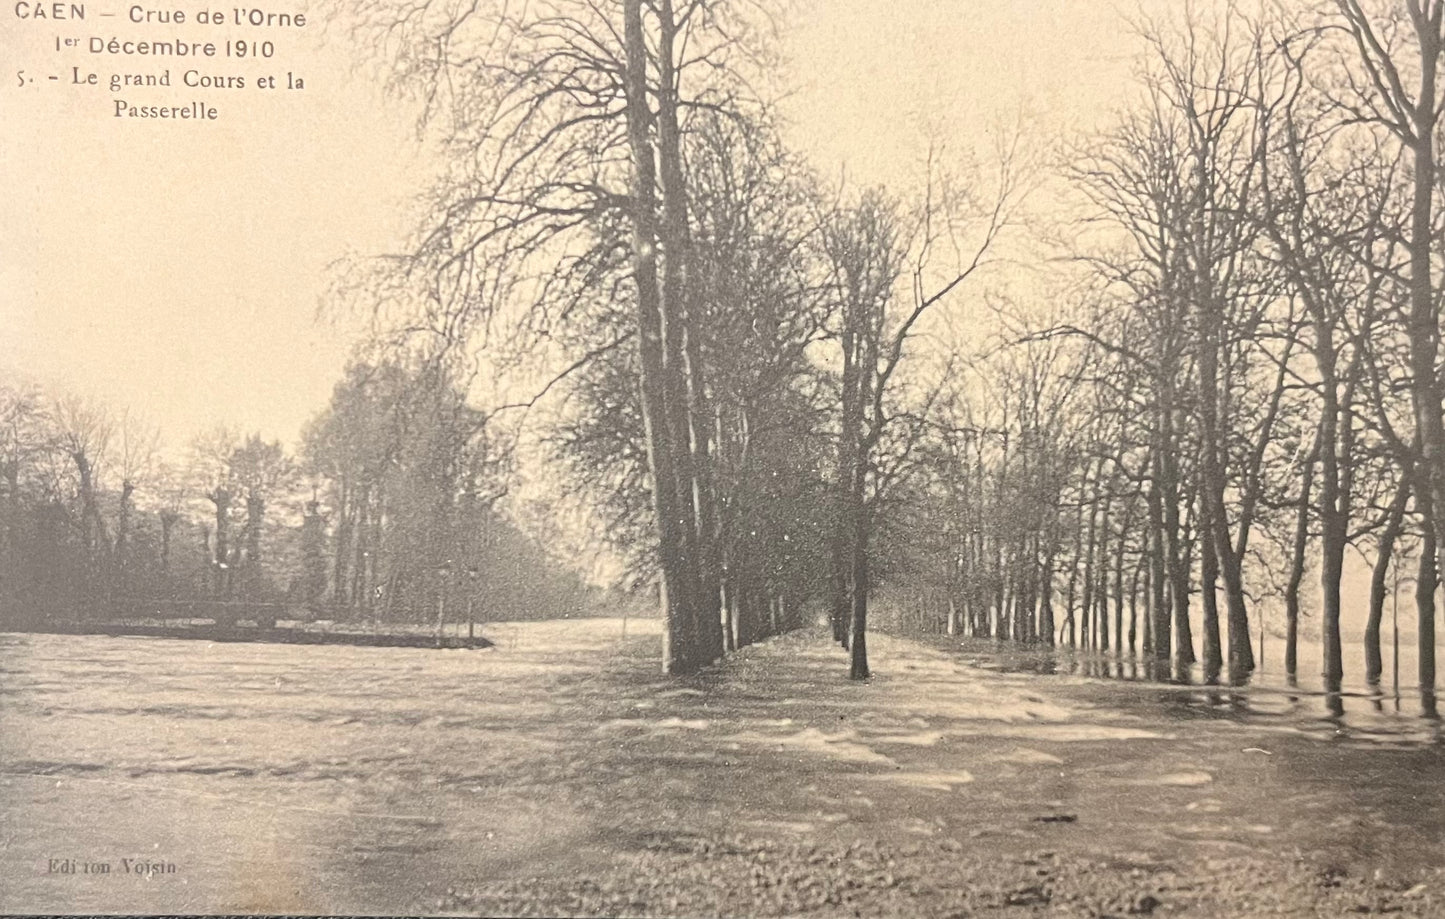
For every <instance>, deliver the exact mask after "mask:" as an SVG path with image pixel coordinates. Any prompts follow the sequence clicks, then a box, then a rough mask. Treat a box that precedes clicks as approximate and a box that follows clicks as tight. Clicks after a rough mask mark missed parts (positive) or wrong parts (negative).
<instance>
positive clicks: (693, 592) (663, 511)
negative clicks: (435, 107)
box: [622, 0, 701, 674]
mask: <svg viewBox="0 0 1445 919" xmlns="http://www.w3.org/2000/svg"><path fill="white" fill-rule="evenodd" d="M622 11H623V33H624V45H625V57H626V61H625V66H624V82H625V86H626V96H627V108H626V121H627V140H628V148H629V151H630V154H631V164H632V201H631V204H632V215H631V216H632V263H633V278H634V280H635V282H636V284H635V286H636V296H637V330H638V356H639V359H640V364H641V380H640V386H639V388H640V390H641V395H642V420H643V428H644V433H645V436H646V440H647V459H648V469H649V471H650V472H651V473H652V497H653V510H654V513H655V516H656V524H657V533H658V562H659V567H660V568H661V569H662V580H663V586H664V588H665V590H664V591H663V593H664V594H665V596H666V603H667V610H666V616H665V628H664V632H663V670H664V671H665V672H667V673H672V674H676V673H686V672H690V671H692V670H695V669H697V667H698V666H699V665H700V660H699V659H700V657H701V655H700V654H699V653H698V650H699V648H698V646H699V643H700V642H699V636H698V617H697V616H696V607H695V605H694V600H695V599H696V597H697V591H698V586H699V585H698V584H697V583H696V577H695V571H696V568H695V558H694V557H693V555H692V554H691V550H692V548H693V546H692V539H691V538H690V535H689V533H690V532H691V530H692V526H693V520H694V515H693V514H692V513H691V508H690V507H686V506H684V505H683V504H682V501H681V495H682V493H683V492H682V489H683V487H684V482H685V481H686V480H687V477H686V476H685V475H683V474H682V470H680V469H679V462H678V459H679V454H680V453H681V452H683V451H679V449H678V444H679V443H680V442H681V440H682V438H681V436H680V432H679V431H678V430H677V419H678V418H679V417H682V416H683V415H684V414H685V413H679V412H676V411H674V410H673V407H674V406H675V405H676V403H677V400H678V399H679V398H680V397H682V395H683V394H682V392H680V391H679V388H678V387H677V386H676V385H675V383H673V382H672V381H673V380H674V379H676V378H680V377H681V374H680V373H678V372H677V371H676V370H673V371H672V373H669V367H670V366H671V365H670V362H669V361H667V359H666V358H667V353H666V350H667V343H668V337H667V334H666V330H665V329H664V314H663V308H664V306H663V302H662V294H661V288H660V287H659V282H658V258H657V248H658V242H659V235H660V234H659V232H658V221H657V192H656V185H657V166H656V160H655V158H654V155H653V146H652V142H653V138H652V134H653V130H652V128H653V115H652V108H651V103H650V102H649V99H648V48H647V36H646V32H645V31H644V26H643V19H642V0H623V4H622ZM680 331H681V329H677V330H676V332H677V333H680ZM675 357H676V356H675Z"/></svg>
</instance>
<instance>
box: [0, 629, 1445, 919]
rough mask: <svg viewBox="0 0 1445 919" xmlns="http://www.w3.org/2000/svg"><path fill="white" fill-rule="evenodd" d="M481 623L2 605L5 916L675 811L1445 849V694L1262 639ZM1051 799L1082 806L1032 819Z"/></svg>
mask: <svg viewBox="0 0 1445 919" xmlns="http://www.w3.org/2000/svg"><path fill="white" fill-rule="evenodd" d="M487 634H488V637H490V638H492V639H493V640H495V641H496V647H495V648H493V649H489V650H485V651H461V650H457V651H437V650H424V649H394V648H354V647H344V646H316V647H301V646H290V645H266V644H219V643H216V644H213V643H209V642H204V641H181V640H171V639H154V638H110V637H103V636H84V637H79V636H57V635H11V634H0V848H3V849H4V851H5V852H6V861H7V865H8V867H7V873H6V875H5V877H4V878H3V881H0V912H34V911H40V912H55V911H70V912H98V911H99V912H134V913H146V912H158V911H159V912H167V913H182V912H188V911H195V912H216V911H237V912H248V911H250V912H269V913H277V912H290V913H308V912H309V913H318V912H319V913H338V912H340V913H377V912H380V913H410V912H415V911H418V910H420V911H423V912H431V911H435V910H436V909H437V908H438V904H439V903H440V902H442V901H443V900H444V898H445V897H447V896H449V893H448V891H450V890H451V889H452V888H453V886H456V885H461V884H463V883H466V884H469V885H472V888H470V889H475V888H477V887H481V888H485V887H486V885H488V884H491V883H493V882H496V881H497V879H499V878H510V877H514V876H517V875H521V874H527V873H534V874H535V873H543V874H546V875H547V876H549V877H552V878H554V879H555V880H556V883H557V884H558V885H559V886H561V887H563V888H564V889H565V885H566V884H568V883H570V879H571V878H573V877H574V876H576V875H577V873H578V872H586V871H590V872H593V874H592V876H593V877H597V878H601V879H606V878H608V877H611V876H612V875H614V874H616V873H617V872H618V871H619V870H621V869H619V868H618V867H617V866H618V865H619V864H622V863H623V862H622V860H623V859H624V858H625V857H626V854H627V853H628V852H630V851H632V849H630V848H629V846H631V847H634V848H635V847H636V846H639V845H645V844H647V843H646V842H645V840H644V842H642V843H639V842H637V840H638V839H639V838H641V837H640V836H639V834H641V833H643V832H644V831H646V832H648V833H652V834H653V835H654V836H655V834H656V833H657V832H658V831H659V828H661V829H664V830H665V829H671V828H676V827H683V826H685V827H687V828H688V829H689V830H690V831H691V832H694V833H710V834H714V835H716V836H721V835H723V834H726V833H734V832H739V831H747V832H752V833H757V834H763V835H765V836H769V837H788V838H797V839H804V840H807V841H808V842H809V844H823V843H824V842H825V841H827V840H833V841H834V842H836V843H837V844H838V845H840V846H841V845H845V844H850V843H851V842H852V841H855V840H859V839H864V840H876V839H884V840H887V839H894V840H900V839H902V840H914V841H916V840H918V839H940V840H941V839H943V838H944V837H947V838H948V839H951V840H954V841H955V842H956V843H958V844H961V845H964V846H965V847H967V846H974V847H977V846H988V847H997V846H1014V847H1026V846H1032V847H1035V848H1039V847H1044V846H1047V847H1048V848H1049V850H1050V851H1056V852H1062V851H1067V850H1068V849H1069V847H1071V846H1072V847H1074V848H1076V849H1077V850H1078V851H1079V852H1081V853H1094V854H1097V853H1098V852H1101V851H1104V850H1105V849H1107V848H1108V847H1110V846H1114V847H1116V848H1119V850H1120V851H1121V852H1124V853H1127V852H1134V851H1136V850H1141V851H1143V850H1147V851H1153V852H1156V853H1162V854H1161V855H1160V856H1159V857H1173V855H1172V854H1171V853H1179V852H1184V851H1190V852H1196V853H1203V855H1209V854H1210V853H1220V852H1225V853H1238V852H1245V853H1259V857H1261V858H1270V857H1273V855H1272V853H1274V852H1276V851H1277V850H1278V847H1279V846H1280V845H1282V844H1287V846H1288V847H1289V848H1290V849H1291V850H1292V851H1303V852H1328V853H1330V857H1331V858H1338V859H1339V860H1340V861H1339V863H1340V864H1343V865H1350V866H1354V865H1356V864H1359V865H1369V866H1370V867H1369V868H1368V870H1369V871H1371V872H1373V871H1375V870H1377V868H1378V866H1381V865H1383V866H1387V867H1388V866H1392V865H1401V864H1406V863H1414V862H1421V861H1422V860H1423V863H1424V864H1436V863H1438V862H1439V861H1440V860H1441V855H1440V852H1441V851H1442V847H1445V782H1442V781H1441V779H1442V778H1445V745H1442V744H1441V742H1440V731H1439V723H1438V722H1437V721H1431V720H1428V719H1425V718H1422V717H1420V712H1419V708H1418V702H1416V703H1414V705H1413V706H1412V703H1411V701H1410V699H1409V697H1408V696H1406V695H1404V694H1402V697H1401V699H1400V702H1399V708H1398V710H1397V709H1396V705H1395V701H1394V700H1393V699H1386V700H1379V699H1376V700H1372V699H1370V698H1368V697H1366V696H1364V695H1359V694H1352V695H1349V696H1347V697H1346V698H1345V699H1344V714H1343V716H1332V715H1331V714H1330V712H1329V710H1328V707H1327V705H1326V701H1325V696H1324V694H1322V693H1318V692H1316V691H1312V690H1310V689H1308V688H1304V689H1297V688H1291V687H1288V686H1285V685H1283V684H1282V681H1275V680H1274V679H1273V676H1274V673H1273V672H1272V671H1271V669H1270V665H1269V663H1268V662H1267V663H1266V668H1265V670H1264V671H1263V673H1261V674H1260V679H1259V680H1258V681H1257V682H1256V684H1255V685H1252V686H1249V687H1243V688H1230V689H1223V688H1219V687H1207V688H1206V687H1199V686H1187V685H1161V684H1157V683H1149V682H1143V681H1137V680H1132V679H1130V672H1129V665H1128V664H1127V663H1126V664H1124V679H1119V665H1118V663H1117V662H1113V661H1107V660H1104V659H1097V658H1087V657H1071V656H1070V655H1067V654H1063V653H1059V654H1042V653H1040V652H1023V651H1016V650H1006V649H1002V648H999V647H996V646H993V645H992V644H990V643H987V642H962V643H960V642H957V641H954V640H948V639H936V640H934V641H931V642H929V643H927V644H920V643H917V642H911V641H903V640H898V639H894V638H890V637H889V636H886V635H879V636H877V638H876V642H874V643H873V648H872V653H873V658H874V661H873V662H874V668H875V671H876V674H877V675H876V677H875V679H874V680H873V681H872V682H871V683H868V684H856V683H851V682H850V681H848V680H847V679H846V664H845V659H844V657H843V655H842V654H841V652H839V650H838V649H837V648H836V647H835V646H833V645H831V643H829V642H828V641H826V639H825V638H824V637H823V636H822V635H821V634H817V635H806V634H805V635H798V636H789V637H786V638H784V639H780V640H778V641H776V642H769V643H766V644H764V645H760V646H756V647H754V648H749V649H747V650H746V651H745V652H743V653H740V654H738V655H736V656H734V657H733V658H731V659H730V660H729V662H728V663H727V664H726V665H724V666H723V667H721V668H717V669H716V670H715V671H713V672H710V673H707V674H704V675H702V676H700V677H698V678H695V679H693V680H691V681H675V680H667V679H664V678H663V677H661V675H660V674H659V673H658V669H657V663H656V662H657V660H658V659H659V657H658V655H659V652H660V639H659V629H658V623H657V622H656V621H655V620H651V621H649V620H642V621H637V620H632V621H631V622H627V623H623V622H621V621H619V620H583V621H580V622H579V621H573V622H552V623H529V624H497V625H493V626H489V627H488V632H487ZM624 636H625V637H624ZM1302 650H1303V649H1302ZM1106 663H1107V664H1108V668H1109V671H1110V678H1108V679H1104V678H1102V672H1103V666H1104V664H1106ZM1386 670H1387V673H1388V672H1389V657H1388V654H1387V658H1386ZM1045 673H1047V674H1050V675H1041V674H1045ZM1091 674H1094V675H1091ZM1302 675H1303V668H1302ZM1352 691H1354V690H1353V689H1352ZM1376 703H1381V704H1376ZM1141 789H1144V790H1145V791H1146V792H1147V793H1141ZM1056 812H1067V814H1068V815H1069V817H1070V822H1069V823H1067V824H1063V823H1053V822H1041V821H1045V818H1048V817H1049V815H1050V814H1053V813H1056ZM1041 814H1042V815H1043V816H1042V817H1041V816H1040V815H1041ZM1121 857H1122V856H1121ZM1201 857H1202V856H1201ZM1204 863H1205V862H1203V861H1201V862H1200V864H1204ZM100 865H105V866H108V870H107V871H105V872H100V871H99V870H98V869H97V871H96V872H95V873H87V872H86V870H85V869H86V868H87V866H100ZM67 866H69V868H68V869H67ZM136 866H140V867H139V868H138V869H137V867H136ZM1351 870H1353V868H1352V869H1351ZM1360 870H1361V871H1364V870H1366V869H1365V868H1361V869H1360ZM599 883H600V882H599ZM700 883H703V882H700ZM706 883H707V884H710V883H711V881H710V880H707V881H706ZM709 889H711V888H709ZM478 902H480V901H478ZM486 902H494V903H496V904H497V905H496V906H495V911H496V912H501V913H503V914H506V913H508V912H509V910H510V909H515V908H516V907H515V905H514V904H515V902H516V901H511V900H505V899H501V900H496V901H486ZM569 902H570V901H569ZM779 908H780V909H781V908H782V907H779ZM740 909H742V911H743V912H749V909H747V908H741V907H740ZM584 911H585V910H584ZM623 911H628V910H625V909H624V910H623ZM631 911H633V912H636V911H637V910H636V909H632V910H631ZM661 911H662V912H666V910H665V909H664V910H661ZM784 911H786V910H784Z"/></svg>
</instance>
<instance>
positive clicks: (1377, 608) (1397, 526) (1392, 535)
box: [1365, 475, 1410, 686]
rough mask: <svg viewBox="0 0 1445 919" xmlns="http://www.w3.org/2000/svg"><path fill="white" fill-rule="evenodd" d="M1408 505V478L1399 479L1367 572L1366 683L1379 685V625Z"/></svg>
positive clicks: (1383, 614)
mask: <svg viewBox="0 0 1445 919" xmlns="http://www.w3.org/2000/svg"><path fill="white" fill-rule="evenodd" d="M1409 503H1410V479H1409V476H1408V475H1406V476H1402V477H1401V479H1400V486H1399V488H1398V489H1397V490H1396V492H1395V500H1394V501H1391V502H1390V510H1389V514H1388V516H1387V517H1386V518H1385V528H1384V530H1382V531H1381V532H1380V539H1379V542H1378V543H1377V545H1376V546H1375V565H1374V568H1373V569H1372V570H1371V571H1370V615H1369V618H1368V619H1366V621H1365V682H1366V683H1368V684H1369V685H1370V686H1379V684H1380V675H1381V674H1382V673H1383V672H1384V670H1385V663H1384V658H1383V655H1381V654H1380V623H1381V621H1382V620H1383V619H1384V617H1385V594H1386V592H1387V591H1388V589H1389V588H1388V585H1387V584H1386V579H1387V578H1388V576H1389V573H1390V561H1391V559H1392V558H1393V556H1394V554H1395V541H1396V540H1397V539H1399V538H1400V532H1401V531H1402V530H1403V529H1404V526H1405V508H1406V506H1407V505H1408V504H1409Z"/></svg>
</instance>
